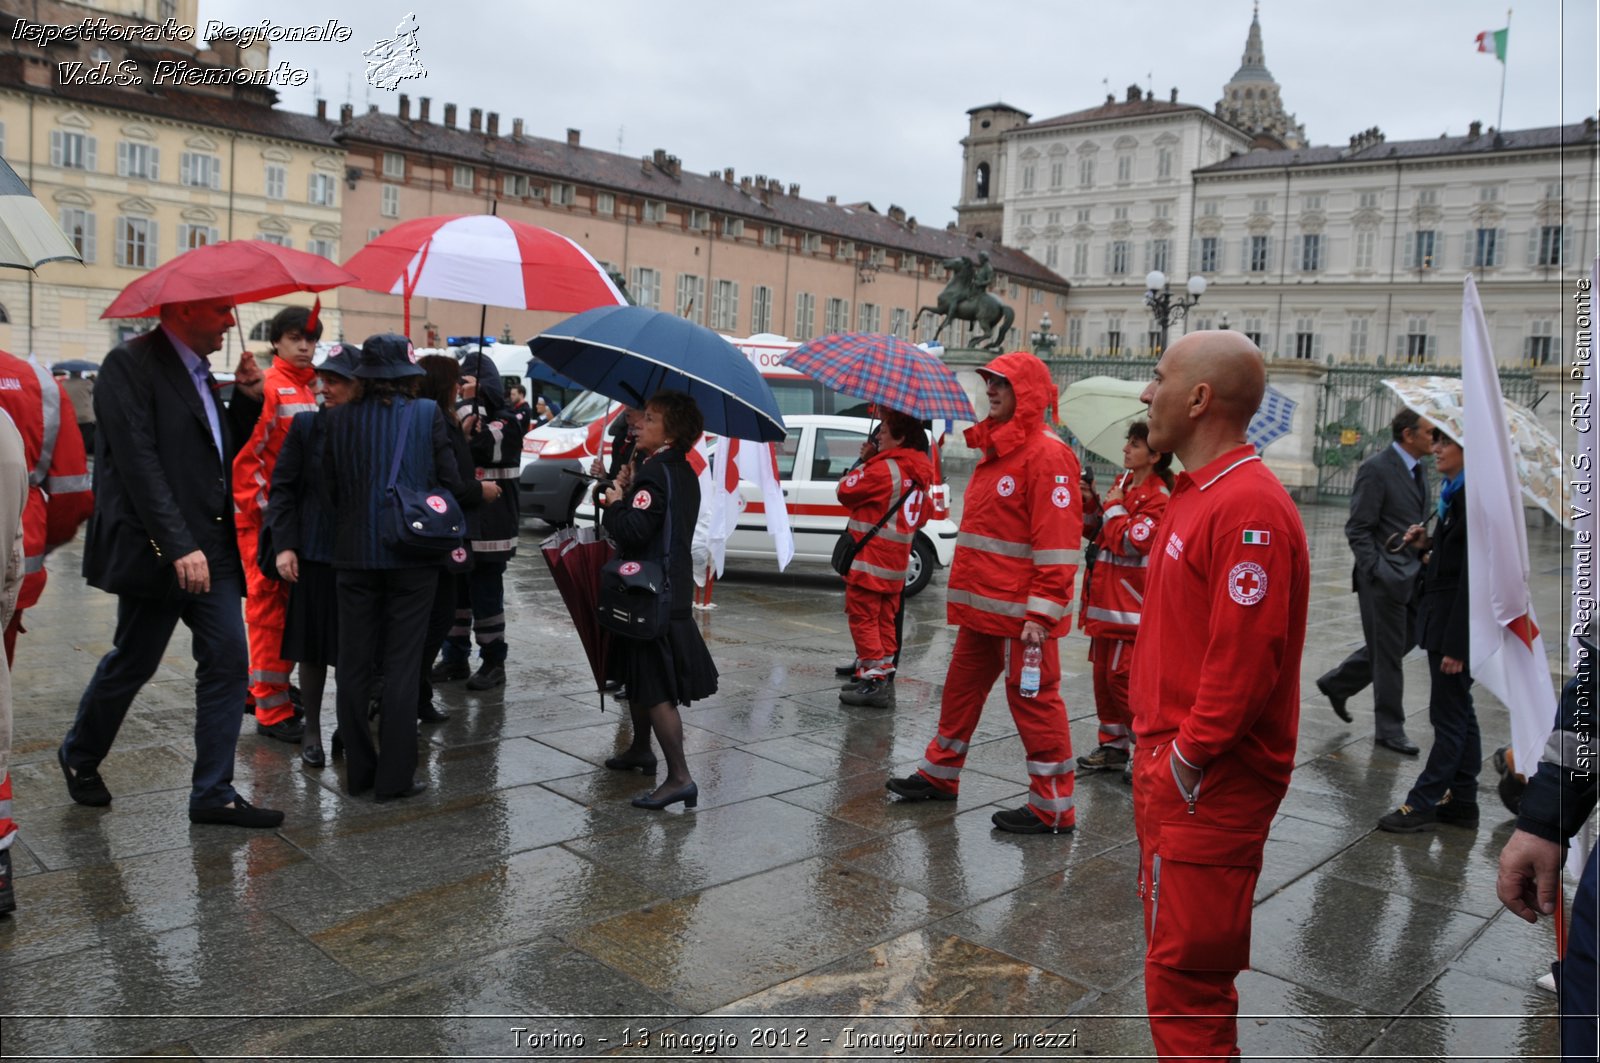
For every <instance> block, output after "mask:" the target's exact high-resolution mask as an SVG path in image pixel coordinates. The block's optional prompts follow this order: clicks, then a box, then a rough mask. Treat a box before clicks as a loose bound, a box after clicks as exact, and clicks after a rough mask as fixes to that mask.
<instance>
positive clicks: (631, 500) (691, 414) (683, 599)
mask: <svg viewBox="0 0 1600 1063" xmlns="http://www.w3.org/2000/svg"><path fill="white" fill-rule="evenodd" d="M704 427H705V421H704V419H703V418H702V417H701V414H700V408H699V407H698V406H696V405H695V403H694V400H693V399H691V398H690V397H689V396H687V395H685V394H683V393H681V392H677V391H661V392H657V393H656V396H655V397H654V398H653V399H651V400H650V401H649V402H648V403H646V404H645V408H644V416H643V418H642V419H641V420H640V424H639V429H638V453H639V454H640V455H643V456H644V461H643V463H642V464H640V465H638V466H637V467H634V466H627V465H625V466H623V467H622V469H621V470H620V471H619V472H618V474H617V480H616V482H615V484H613V485H612V487H611V488H610V489H609V490H608V491H606V493H605V495H604V496H602V499H601V501H602V504H604V505H605V507H606V509H605V516H604V518H603V524H604V527H605V530H606V533H607V534H608V535H610V536H611V538H612V540H613V541H615V542H616V544H617V551H618V555H619V556H620V557H621V558H623V559H624V560H628V561H655V562H662V563H664V567H665V570H666V573H667V580H668V584H669V590H668V593H669V594H670V599H669V601H670V607H669V608H670V620H669V623H668V626H667V631H666V634H664V635H662V636H660V637H659V638H655V639H650V640H642V639H628V638H621V637H615V636H613V638H612V640H611V653H612V654H613V655H614V656H615V657H616V658H618V670H619V674H620V676H621V678H622V680H623V682H624V683H625V684H626V685H627V688H628V714H629V717H630V718H631V720H632V723H633V741H632V743H631V744H630V745H629V746H628V749H627V750H626V751H625V752H624V753H623V754H622V755H621V756H616V757H612V758H611V759H609V760H607V761H606V767H608V768H614V769H617V770H628V769H632V768H638V769H640V770H642V771H647V772H650V773H652V774H653V773H654V772H655V770H656V758H655V754H654V753H652V752H651V751H650V732H651V731H654V732H655V736H656V741H658V742H660V743H661V752H662V755H663V756H665V757H666V759H667V777H666V778H665V779H664V780H662V782H661V785H660V786H658V787H657V788H656V789H655V790H654V791H652V792H650V793H648V794H641V795H639V796H638V797H635V798H634V799H633V803H634V805H635V806H636V807H638V808H649V809H662V808H666V807H667V806H668V805H671V804H676V803H677V802H679V801H682V802H683V804H684V807H685V808H694V807H695V806H696V805H697V804H698V803H699V797H700V788H699V787H698V786H696V785H695V782H694V779H692V778H691V777H690V775H689V763H688V761H687V759H686V758H685V757H684V752H683V718H682V717H681V716H680V715H679V714H678V706H679V705H688V704H689V703H690V702H692V701H698V700H700V699H702V698H708V697H710V696H711V695H712V694H715V693H716V692H717V666H716V665H715V664H713V663H712V660H711V654H710V652H709V651H708V650H707V649H706V644H705V641H704V640H703V639H701V637H700V631H699V629H698V628H697V627H695V624H694V621H693V619H692V616H693V613H692V610H691V604H692V602H693V600H694V576H693V571H692V568H691V565H690V560H689V547H690V544H691V542H692V541H693V539H694V526H695V519H696V518H697V517H698V515H699V513H700V479H699V477H698V476H697V475H696V474H695V471H694V470H693V469H692V468H690V467H689V462H688V460H687V455H688V452H689V449H690V448H691V447H693V446H694V445H695V443H696V442H697V441H698V440H699V438H700V434H701V432H702V431H703V430H704ZM668 534H670V536H671V547H670V550H669V549H668V545H667V537H668Z"/></svg>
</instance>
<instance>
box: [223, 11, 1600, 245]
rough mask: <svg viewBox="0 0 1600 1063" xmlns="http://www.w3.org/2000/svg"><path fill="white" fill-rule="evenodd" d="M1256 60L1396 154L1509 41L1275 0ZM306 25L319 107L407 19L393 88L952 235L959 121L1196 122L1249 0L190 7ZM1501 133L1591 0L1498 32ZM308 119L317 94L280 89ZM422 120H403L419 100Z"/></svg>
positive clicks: (1554, 75) (1578, 39)
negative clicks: (330, 34)
mask: <svg viewBox="0 0 1600 1063" xmlns="http://www.w3.org/2000/svg"><path fill="white" fill-rule="evenodd" d="M1261 6H1262V14H1261V20H1262V34H1263V41H1264V45H1265V52H1266V61H1267V67H1268V69H1269V70H1271V71H1272V74H1273V77H1274V78H1276V80H1277V81H1278V84H1279V85H1280V86H1281V89H1282V96H1283V100H1284V103H1285V106H1286V107H1287V108H1288V109H1289V110H1290V111H1291V112H1293V113H1295V114H1296V115H1297V116H1298V118H1299V120H1300V121H1301V122H1303V123H1304V124H1305V128H1306V133H1307V135H1308V137H1309V138H1310V140H1311V142H1312V143H1313V144H1343V143H1345V142H1346V141H1347V140H1348V139H1349V137H1350V135H1351V134H1352V133H1355V132H1357V131H1359V130H1362V129H1366V128H1367V127H1369V126H1374V125H1376V126H1379V127H1381V128H1382V129H1383V131H1384V132H1385V133H1386V134H1387V135H1388V137H1389V138H1390V139H1391V140H1398V139H1410V138H1424V137H1436V136H1439V135H1440V134H1442V133H1451V134H1462V133H1465V132H1466V127H1467V124H1468V123H1469V122H1471V121H1472V120H1473V119H1481V120H1482V121H1483V123H1484V124H1485V125H1486V126H1488V125H1493V124H1495V116H1496V108H1497V106H1498V102H1499V95H1500V72H1501V71H1500V64H1499V63H1497V62H1496V61H1495V60H1494V59H1493V58H1492V57H1490V56H1483V55H1478V54H1476V52H1475V51H1474V44H1473V38H1474V37H1475V36H1476V35H1477V34H1478V33H1479V31H1481V30H1490V29H1498V28H1501V27H1503V26H1505V25H1507V22H1506V8H1505V6H1504V5H1503V4H1501V3H1498V2H1489V0H1339V2H1335V3H1306V2H1302V0H1293V2H1291V0H1266V2H1264V3H1263V4H1262V5H1261ZM267 10H270V11H271V12H272V14H271V15H270V18H271V19H272V21H273V24H275V25H297V24H312V23H317V22H319V21H321V20H323V19H325V18H327V17H328V15H329V13H330V12H331V11H335V10H336V11H337V12H338V18H339V20H340V21H341V22H342V23H343V24H344V25H347V26H349V27H350V29H351V30H352V32H353V36H352V38H351V40H350V41H349V42H348V43H345V44H311V43H302V44H287V43H285V44H277V45H274V46H273V48H272V60H273V62H274V64H276V63H277V62H278V61H279V60H286V61H288V62H289V63H290V64H291V65H294V66H302V67H306V68H310V69H314V70H315V71H316V76H317V85H318V89H319V94H320V95H321V96H322V97H323V98H325V99H327V100H328V101H329V107H330V111H331V112H333V113H337V107H338V105H339V104H342V103H344V102H346V101H349V102H351V103H353V104H355V106H356V107H357V109H358V110H361V109H365V107H366V105H367V104H369V103H372V104H377V105H378V106H379V107H381V108H382V109H383V110H384V111H387V112H391V113H392V112H393V111H394V110H395V108H396V105H397V100H396V93H395V92H390V91H386V90H383V89H374V88H370V87H369V86H368V85H367V83H366V79H365V74H364V72H365V60H364V58H363V57H362V54H361V53H362V50H363V49H365V48H368V47H370V46H371V45H372V44H373V42H375V41H377V40H379V39H382V38H388V37H392V36H393V34H394V28H395V25H396V23H398V22H399V21H400V20H401V19H402V18H403V17H404V16H405V15H406V13H407V12H415V13H416V16H417V24H418V26H419V34H418V40H419V43H420V46H421V48H420V53H419V59H420V60H421V62H422V64H423V65H424V66H425V67H426V69H427V76H426V78H424V79H422V80H415V81H408V82H405V83H404V84H403V85H402V86H401V87H400V89H399V90H398V91H401V92H406V93H408V94H409V95H410V96H411V97H412V99H413V100H415V99H416V97H418V96H429V97H431V98H432V99H433V117H434V120H435V121H438V120H439V118H440V116H441V113H442V110H443V104H445V103H447V102H450V103H455V104H457V105H458V106H459V109H460V118H459V123H460V125H462V126H463V127H464V126H465V125H466V121H467V111H468V109H469V108H471V107H482V108H483V109H484V110H485V111H486V112H487V111H497V112H499V114H500V116H501V118H500V129H501V132H502V134H504V133H507V132H509V130H510V125H511V119H512V118H518V117H520V118H522V119H524V120H525V122H526V125H527V131H528V132H529V133H530V134H534V135H538V136H545V137H552V138H557V139H559V138H562V137H563V136H565V131H566V129H567V128H568V127H569V126H570V127H574V128H577V129H581V130H582V131H583V142H584V144H585V145H588V146H591V147H598V148H604V149H607V150H617V148H618V142H619V140H620V142H621V150H622V152H623V153H624V154H628V155H643V154H647V153H649V152H650V151H651V150H653V149H655V148H664V149H665V150H666V151H667V152H669V153H671V154H674V155H677V156H678V157H679V158H681V159H682V160H683V165H684V168H685V169H689V170H693V171H696V172H699V173H707V172H709V171H711V170H719V171H720V170H721V169H722V168H723V167H726V166H732V167H733V168H734V170H735V171H736V172H737V173H738V174H739V175H741V176H742V175H755V174H765V175H767V176H769V177H777V178H781V179H782V180H783V181H784V182H785V183H788V182H798V183H799V184H800V186H801V194H802V195H805V196H808V197H812V198H816V199H821V198H823V197H825V196H828V195H837V196H838V197H839V199H840V201H841V202H856V201H859V200H868V201H870V202H872V203H873V204H874V205H876V206H877V207H878V209H879V210H883V209H885V208H886V207H887V206H888V205H889V204H890V203H896V204H899V205H900V206H903V207H905V208H906V209H907V210H908V211H909V212H911V213H912V214H914V215H916V216H917V217H918V218H919V220H921V221H922V222H923V223H924V224H930V223H931V224H940V225H942V224H943V223H945V222H947V221H950V220H952V219H953V218H954V211H953V208H954V205H955V202H956V199H957V197H958V195H959V190H960V180H961V174H960V169H961V148H960V144H959V141H960V139H961V137H962V136H963V135H964V134H965V132H966V122H967V119H966V113H965V112H966V111H967V109H968V108H970V107H974V106H977V105H979V104H985V103H990V102H993V101H995V100H1003V101H1005V102H1006V103H1009V104H1011V105H1013V106H1016V107H1019V108H1021V109H1023V110H1025V111H1028V112H1030V113H1031V114H1032V115H1033V116H1034V118H1035V119H1041V118H1047V117H1050V116H1052V115H1056V114H1063V113H1066V112H1069V111H1075V110H1079V109H1082V108H1085V107H1091V106H1094V105H1096V104H1098V103H1099V102H1101V101H1102V100H1104V98H1105V94H1106V92H1107V86H1109V90H1110V91H1111V92H1114V93H1115V94H1116V95H1117V97H1118V98H1119V99H1121V98H1123V97H1124V96H1125V94H1126V92H1127V87H1128V86H1129V85H1130V84H1132V83H1134V82H1138V83H1139V84H1140V85H1142V86H1147V87H1153V88H1154V90H1155V92H1156V93H1157V95H1158V96H1159V97H1160V98H1162V99H1165V98H1166V97H1167V94H1168V92H1169V91H1170V90H1171V89H1172V88H1174V87H1175V88H1177V90H1178V98H1179V99H1180V100H1181V101H1183V102H1185V103H1191V104H1196V105H1199V106H1202V107H1205V108H1207V109H1210V108H1211V107H1213V106H1215V104H1216V101H1217V98H1218V97H1219V96H1220V94H1221V91H1222V86H1223V84H1225V83H1226V82H1227V80H1228V79H1229V78H1230V77H1231V76H1232V74H1233V72H1234V70H1235V69H1236V68H1237V67H1238V65H1239V60H1240V56H1241V53H1242V52H1243V50H1244V40H1245V35H1246V33H1247V31H1248V30H1249V26H1250V13H1251V4H1250V2H1249V0H1190V2H1181V0H1115V2H1107V0H1092V2H1084V0H988V2H987V3H981V4H980V3H973V2H970V0H969V2H966V3H957V2H954V0H792V2H788V3H781V4H780V3H775V2H771V0H757V2H755V3H746V4H737V5H735V4H731V3H728V2H727V0H674V2H672V3H660V2H659V0H581V2H577V3H574V2H572V0H529V2H524V3H516V4H511V3H506V4H493V5H490V4H467V3H462V2H461V0H347V2H343V3H340V4H336V5H332V4H326V3H309V2H301V0H283V2H278V3H274V4H273V5H271V7H270V9H269V8H268V7H267V6H266V5H263V4H261V3H259V0H201V2H200V18H201V24H202V27H203V26H204V23H205V21H206V20H207V19H220V20H222V21H224V22H227V23H229V24H234V25H239V24H246V25H249V24H259V23H260V21H261V19H262V17H263V14H264V12H266V11H267ZM1510 29H1511V36H1510V48H1509V56H1508V69H1507V82H1506V90H1505V121H1504V127H1505V128H1507V129H1521V128H1530V127H1536V126H1549V125H1559V124H1563V123H1568V122H1579V121H1582V120H1583V119H1584V117H1586V116H1588V115H1592V114H1594V113H1595V111H1596V95H1597V89H1596V52H1597V40H1596V15H1595V4H1594V0H1531V2H1530V0H1524V2H1523V3H1522V4H1520V5H1519V6H1517V8H1516V10H1515V14H1514V15H1513V16H1512V18H1511V22H1510ZM280 91H281V93H282V100H283V105H284V106H286V107H289V108H291V109H293V110H302V111H310V110H312V109H313V108H314V106H315V104H314V100H315V98H316V97H315V94H314V93H313V92H312V89H311V87H310V86H307V87H305V88H292V89H284V90H280ZM413 107H415V104H413Z"/></svg>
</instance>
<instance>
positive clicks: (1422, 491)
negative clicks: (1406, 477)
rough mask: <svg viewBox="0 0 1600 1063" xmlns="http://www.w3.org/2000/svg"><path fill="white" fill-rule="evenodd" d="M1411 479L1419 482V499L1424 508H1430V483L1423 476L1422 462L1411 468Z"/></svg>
mask: <svg viewBox="0 0 1600 1063" xmlns="http://www.w3.org/2000/svg"><path fill="white" fill-rule="evenodd" d="M1411 478H1412V479H1413V480H1415V481H1417V498H1418V499H1419V500H1421V502H1422V508H1423V509H1424V510H1426V509H1427V508H1428V482H1427V480H1425V479H1423V476H1422V462H1420V461H1419V462H1417V463H1416V464H1415V465H1413V466H1412V467H1411Z"/></svg>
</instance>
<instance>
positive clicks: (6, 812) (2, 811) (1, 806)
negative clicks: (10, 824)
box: [0, 798, 11, 820]
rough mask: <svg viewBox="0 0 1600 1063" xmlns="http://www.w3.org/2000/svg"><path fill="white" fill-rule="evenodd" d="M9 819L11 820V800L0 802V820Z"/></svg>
mask: <svg viewBox="0 0 1600 1063" xmlns="http://www.w3.org/2000/svg"><path fill="white" fill-rule="evenodd" d="M10 818H11V799H10V798H7V799H6V800H4V801H0V820H7V819H10Z"/></svg>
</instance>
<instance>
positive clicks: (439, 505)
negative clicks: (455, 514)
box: [428, 495, 450, 513]
mask: <svg viewBox="0 0 1600 1063" xmlns="http://www.w3.org/2000/svg"><path fill="white" fill-rule="evenodd" d="M428 508H429V509H431V510H433V511H434V512H435V513H443V512H445V511H446V510H448V509H449V508H450V507H449V506H448V505H447V504H445V500H444V499H442V498H440V497H439V496H438V495H429V496H428Z"/></svg>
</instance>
